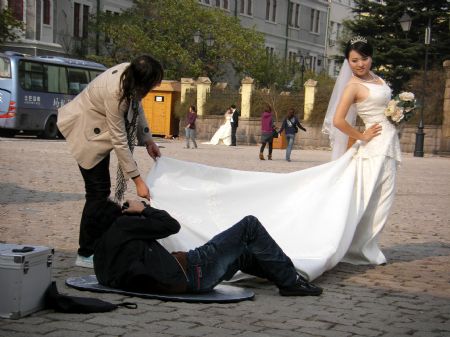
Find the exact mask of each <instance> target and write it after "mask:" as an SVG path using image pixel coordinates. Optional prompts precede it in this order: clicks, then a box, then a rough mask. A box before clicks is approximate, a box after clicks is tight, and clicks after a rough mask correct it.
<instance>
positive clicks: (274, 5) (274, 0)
mask: <svg viewBox="0 0 450 337" xmlns="http://www.w3.org/2000/svg"><path fill="white" fill-rule="evenodd" d="M276 18H277V0H272V21H273V22H275V21H276Z"/></svg>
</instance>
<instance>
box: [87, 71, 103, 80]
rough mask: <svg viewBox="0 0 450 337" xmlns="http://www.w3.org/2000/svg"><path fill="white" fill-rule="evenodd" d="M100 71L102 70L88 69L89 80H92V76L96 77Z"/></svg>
mask: <svg viewBox="0 0 450 337" xmlns="http://www.w3.org/2000/svg"><path fill="white" fill-rule="evenodd" d="M101 73H102V71H98V70H89V74H90V75H91V81H93V80H94V78H96V77H97V76H98V75H100V74H101Z"/></svg>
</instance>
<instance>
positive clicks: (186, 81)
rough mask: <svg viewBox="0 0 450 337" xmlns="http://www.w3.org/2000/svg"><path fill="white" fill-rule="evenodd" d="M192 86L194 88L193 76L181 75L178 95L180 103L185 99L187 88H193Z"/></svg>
mask: <svg viewBox="0 0 450 337" xmlns="http://www.w3.org/2000/svg"><path fill="white" fill-rule="evenodd" d="M194 88H195V81H194V79H193V78H190V77H182V78H181V97H180V101H181V103H184V101H185V100H186V92H187V91H188V90H189V89H194Z"/></svg>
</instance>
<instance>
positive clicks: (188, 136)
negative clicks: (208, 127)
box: [186, 128, 197, 148]
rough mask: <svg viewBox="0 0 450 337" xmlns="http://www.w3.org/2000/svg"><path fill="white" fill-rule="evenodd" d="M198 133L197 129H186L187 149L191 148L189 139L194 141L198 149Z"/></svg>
mask: <svg viewBox="0 0 450 337" xmlns="http://www.w3.org/2000/svg"><path fill="white" fill-rule="evenodd" d="M195 136H196V132H195V129H190V128H186V147H187V148H189V139H191V140H192V143H193V144H194V147H195V148H197V143H196V142H195Z"/></svg>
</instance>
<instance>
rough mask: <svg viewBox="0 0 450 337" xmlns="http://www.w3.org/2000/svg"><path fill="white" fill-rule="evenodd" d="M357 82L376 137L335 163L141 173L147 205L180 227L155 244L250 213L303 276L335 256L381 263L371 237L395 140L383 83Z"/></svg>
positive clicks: (382, 218)
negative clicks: (276, 169)
mask: <svg viewBox="0 0 450 337" xmlns="http://www.w3.org/2000/svg"><path fill="white" fill-rule="evenodd" d="M365 85H366V86H367V87H368V88H369V91H370V93H369V97H368V98H367V99H366V100H365V101H363V102H362V103H357V104H356V108H357V110H358V114H359V115H360V116H361V118H362V119H363V120H364V122H365V123H366V125H367V127H369V126H370V125H372V124H373V123H380V124H381V125H382V132H381V135H379V136H377V137H375V138H374V139H373V140H372V141H370V142H369V143H362V142H360V141H358V142H356V143H355V144H354V145H353V147H352V148H350V149H349V150H348V151H347V152H346V153H345V154H344V155H343V156H342V157H340V158H339V159H337V160H335V161H332V162H329V163H326V164H323V165H319V166H316V167H312V168H309V169H305V170H301V171H297V172H292V173H262V172H248V171H238V170H231V169H225V168H216V167H210V166H206V165H202V164H196V163H191V162H185V161H179V160H176V159H171V158H167V157H162V158H160V159H158V161H157V163H156V165H155V167H154V168H153V170H152V171H151V172H150V174H149V176H148V177H147V184H148V185H149V187H150V190H151V193H152V196H153V200H152V203H153V205H154V207H156V208H161V209H165V210H167V211H168V212H169V213H170V214H171V215H172V216H173V217H174V218H176V219H177V220H179V222H180V224H181V230H180V232H179V233H178V234H176V235H173V236H171V237H169V238H167V239H164V240H162V243H163V244H164V245H165V246H166V247H167V248H168V249H169V250H174V251H175V250H189V249H191V248H194V247H196V246H199V245H201V244H203V243H205V242H206V241H207V240H209V239H210V238H212V237H213V236H214V235H215V234H217V233H219V232H220V231H222V230H224V229H227V228H228V227H230V226H232V225H233V224H234V223H236V222H237V221H239V220H240V219H241V218H243V217H244V216H246V215H249V214H251V215H255V216H256V217H257V218H259V220H260V221H261V223H262V224H263V225H264V226H265V227H266V228H267V230H268V232H269V233H270V234H271V235H272V236H273V238H274V239H275V240H276V242H277V243H278V244H279V245H280V246H281V248H282V249H283V250H284V252H285V253H286V254H287V255H288V256H289V257H290V258H291V259H292V261H293V263H294V264H295V266H296V268H297V269H298V270H299V271H300V272H301V273H303V274H304V275H306V276H307V277H308V278H309V279H310V280H313V279H315V278H317V277H318V276H320V275H321V274H322V273H323V272H325V271H326V270H329V269H331V268H333V267H334V266H335V265H336V264H337V263H339V262H340V261H346V262H350V263H355V264H368V263H372V264H380V263H384V262H386V259H385V257H384V255H383V253H382V252H381V251H380V249H379V248H378V243H377V237H378V234H379V233H380V231H381V229H382V228H383V226H384V224H385V223H386V219H387V216H388V213H389V209H390V206H391V204H392V201H393V196H394V188H395V176H396V167H397V164H398V162H399V161H400V145H399V141H398V135H397V130H396V129H395V127H394V126H393V125H392V124H391V123H390V122H389V121H388V120H387V119H386V117H385V115H384V108H385V106H386V104H387V102H388V101H389V99H390V97H391V91H390V89H389V87H388V86H387V85H386V84H383V85H377V84H369V83H367V84H365Z"/></svg>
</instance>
